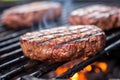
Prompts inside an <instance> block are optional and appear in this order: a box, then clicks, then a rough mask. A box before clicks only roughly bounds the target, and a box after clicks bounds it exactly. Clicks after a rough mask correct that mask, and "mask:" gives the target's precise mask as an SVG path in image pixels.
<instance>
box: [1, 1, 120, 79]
mask: <svg viewBox="0 0 120 80" xmlns="http://www.w3.org/2000/svg"><path fill="white" fill-rule="evenodd" d="M63 1H64V0H63ZM60 2H61V3H62V4H63V14H62V16H61V17H60V19H58V20H55V21H54V20H53V21H49V22H48V21H45V20H44V19H43V22H42V23H41V24H40V25H39V26H38V27H36V26H35V25H34V26H33V27H32V28H31V29H21V30H7V29H5V28H4V26H0V80H2V79H5V80H8V79H20V78H21V77H22V76H23V77H22V78H21V79H23V80H29V79H31V80H32V79H36V80H37V78H39V77H41V76H43V75H44V74H47V73H48V72H50V71H53V70H55V69H56V68H57V67H58V66H61V65H62V64H64V63H66V62H61V63H47V62H46V63H42V62H38V61H32V60H30V59H28V58H26V57H24V56H23V54H22V50H21V48H20V43H19V36H20V35H21V34H23V33H26V32H28V31H33V30H36V29H37V28H39V29H45V28H50V27H55V26H60V25H67V17H68V14H69V13H70V12H71V11H72V10H73V9H76V8H79V7H84V6H88V5H92V4H96V3H100V4H101V3H102V2H89V3H84V2H74V3H72V2H67V0H66V1H64V2H62V1H60ZM71 3H72V4H71ZM107 4H110V5H116V3H112V4H111V3H108V2H107ZM118 6H119V5H118ZM35 27H36V28H35ZM106 34H107V45H106V48H105V50H103V51H102V52H101V53H100V54H98V55H96V56H93V57H91V58H90V59H88V60H86V61H83V62H82V63H80V64H78V65H76V66H74V67H73V68H72V69H69V70H68V71H67V72H65V73H64V74H62V75H60V76H57V77H55V78H68V77H70V76H71V75H73V74H74V73H75V72H77V71H79V70H81V69H83V68H84V67H85V66H86V65H88V64H90V63H92V62H94V61H96V60H97V59H98V58H100V57H101V56H103V55H106V52H109V51H111V50H113V49H114V48H116V47H118V46H119V45H120V29H116V30H111V31H108V32H106ZM48 66H49V68H48ZM25 75H29V76H25ZM32 76H34V77H32ZM35 77H36V78H35Z"/></svg>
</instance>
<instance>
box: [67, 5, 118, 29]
mask: <svg viewBox="0 0 120 80" xmlns="http://www.w3.org/2000/svg"><path fill="white" fill-rule="evenodd" d="M68 20H69V23H70V24H73V25H79V24H82V25H88V24H89V25H90V24H92V25H97V26H99V27H100V28H101V29H103V30H109V29H113V28H116V27H120V8H118V7H113V6H105V5H93V6H88V7H84V8H80V9H77V10H74V11H73V12H71V14H70V16H69V19H68Z"/></svg>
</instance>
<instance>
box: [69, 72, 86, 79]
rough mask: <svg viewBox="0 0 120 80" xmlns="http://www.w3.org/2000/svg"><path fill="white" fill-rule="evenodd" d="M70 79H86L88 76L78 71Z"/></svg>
mask: <svg viewBox="0 0 120 80" xmlns="http://www.w3.org/2000/svg"><path fill="white" fill-rule="evenodd" d="M70 80H87V79H86V76H85V74H84V73H83V72H78V73H75V74H74V75H73V76H72V77H71V78H70Z"/></svg>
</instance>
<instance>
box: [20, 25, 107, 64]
mask: <svg viewBox="0 0 120 80" xmlns="http://www.w3.org/2000/svg"><path fill="white" fill-rule="evenodd" d="M105 42H106V37H105V33H104V32H103V31H102V30H101V29H100V28H98V27H96V26H93V25H84V26H83V25H78V26H68V27H65V26H63V27H58V28H52V29H47V30H41V31H36V32H31V33H26V34H24V35H23V36H21V37H20V43H21V48H22V50H23V52H24V55H25V56H27V57H29V58H31V59H35V60H40V61H49V62H61V61H68V60H73V59H76V58H87V57H89V56H93V55H95V54H96V53H98V52H100V51H101V50H102V49H103V48H104V46H105Z"/></svg>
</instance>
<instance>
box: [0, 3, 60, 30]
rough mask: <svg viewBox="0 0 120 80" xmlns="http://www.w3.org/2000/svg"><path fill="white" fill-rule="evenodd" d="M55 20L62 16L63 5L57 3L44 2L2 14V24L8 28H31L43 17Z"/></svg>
mask: <svg viewBox="0 0 120 80" xmlns="http://www.w3.org/2000/svg"><path fill="white" fill-rule="evenodd" d="M45 15H47V16H46V18H47V19H55V18H57V17H59V16H60V15H61V5H60V4H59V3H57V2H50V1H42V2H33V3H28V4H24V5H19V6H15V7H12V8H9V9H7V10H5V11H4V12H3V14H2V24H4V25H6V26H7V27H8V28H13V29H15V28H21V27H31V26H32V25H33V22H36V23H38V22H40V21H42V19H43V16H45Z"/></svg>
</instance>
